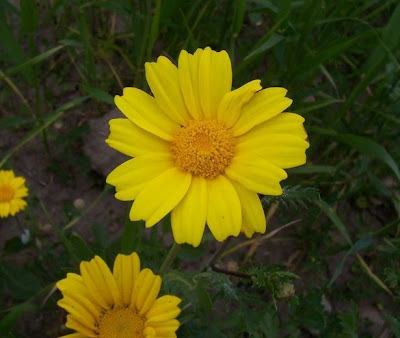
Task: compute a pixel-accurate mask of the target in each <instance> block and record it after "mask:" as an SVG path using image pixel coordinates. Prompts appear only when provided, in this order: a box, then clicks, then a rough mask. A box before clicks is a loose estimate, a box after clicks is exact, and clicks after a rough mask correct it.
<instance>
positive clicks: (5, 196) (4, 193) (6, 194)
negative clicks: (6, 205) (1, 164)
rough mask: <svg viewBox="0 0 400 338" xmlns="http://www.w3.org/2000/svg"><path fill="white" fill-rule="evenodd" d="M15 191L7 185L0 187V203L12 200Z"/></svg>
mask: <svg viewBox="0 0 400 338" xmlns="http://www.w3.org/2000/svg"><path fill="white" fill-rule="evenodd" d="M14 194H15V191H14V189H13V188H12V187H10V186H9V185H6V184H4V185H1V186H0V203H1V202H9V201H11V200H12V199H13V197H14Z"/></svg>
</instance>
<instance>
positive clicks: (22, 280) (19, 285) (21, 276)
mask: <svg viewBox="0 0 400 338" xmlns="http://www.w3.org/2000/svg"><path fill="white" fill-rule="evenodd" d="M0 275H2V278H4V279H5V281H6V284H7V287H8V289H9V290H10V292H11V294H12V295H13V296H14V297H15V298H17V299H28V298H30V297H32V296H33V295H34V294H35V293H36V292H38V291H39V290H40V289H41V287H42V286H41V283H40V281H39V280H38V279H37V278H36V276H35V275H33V274H32V273H31V272H29V271H27V270H25V269H23V268H18V267H16V266H14V265H12V264H10V263H7V262H2V263H0Z"/></svg>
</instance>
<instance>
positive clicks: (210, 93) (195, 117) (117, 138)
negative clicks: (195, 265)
mask: <svg viewBox="0 0 400 338" xmlns="http://www.w3.org/2000/svg"><path fill="white" fill-rule="evenodd" d="M145 68H146V78H147V82H148V84H149V86H150V89H151V91H152V92H153V94H154V97H152V96H150V95H148V94H146V93H145V92H143V91H141V90H139V89H137V88H125V89H124V91H123V95H122V96H118V95H117V96H116V97H115V103H116V105H117V107H118V108H119V109H120V110H121V112H122V113H123V114H124V115H125V116H126V117H127V118H119V119H113V120H111V121H110V130H111V133H110V136H109V138H108V139H107V140H106V142H107V143H108V144H109V145H110V146H111V147H113V148H114V149H116V150H118V151H120V152H122V153H124V154H126V155H128V156H131V157H133V159H130V160H128V161H126V162H125V163H123V164H121V165H120V166H118V167H117V168H116V169H114V170H113V171H112V172H111V173H110V175H109V176H108V177H107V182H108V183H109V184H112V185H114V186H115V187H116V191H117V192H116V194H115V197H116V198H117V199H119V200H122V201H131V200H135V201H134V203H133V206H132V208H131V211H130V218H131V220H145V221H146V226H147V227H151V226H153V225H154V224H156V223H157V222H158V221H160V220H161V219H162V218H163V217H164V216H165V215H167V214H168V213H169V212H171V224H172V231H173V235H174V238H175V241H176V242H177V243H179V244H180V243H189V244H192V245H193V246H197V245H199V244H200V242H201V238H202V236H203V232H204V228H205V224H206V223H207V225H208V227H209V228H210V230H211V232H212V234H213V235H214V237H215V238H216V239H217V240H218V241H223V240H225V239H226V238H227V237H228V236H238V235H239V232H240V231H243V232H244V233H245V234H246V235H247V236H248V237H251V236H252V235H253V233H254V232H261V233H264V232H265V229H266V224H265V217H264V212H263V208H262V205H261V202H260V199H259V197H258V194H257V193H260V194H265V195H280V194H282V188H281V186H280V183H279V182H280V181H281V180H283V179H285V178H286V177H287V174H286V172H285V170H283V169H287V168H292V167H296V166H299V165H301V164H304V163H305V161H306V155H305V150H306V149H307V148H308V146H309V144H308V142H307V141H306V139H307V134H306V132H305V130H304V127H303V122H304V119H303V118H302V117H301V116H299V115H297V114H293V113H282V112H283V111H284V110H285V109H286V108H288V107H289V106H290V105H291V103H292V100H291V99H289V98H287V97H285V95H286V93H287V90H286V89H284V88H278V87H274V88H266V89H264V90H261V89H262V88H261V86H260V80H254V81H251V82H249V83H247V84H245V85H243V86H242V87H240V88H238V89H236V90H232V91H231V85H232V69H231V62H230V60H229V56H228V54H227V53H226V52H225V51H221V52H215V51H213V50H211V49H210V48H209V47H207V48H205V49H204V50H203V49H198V50H197V51H196V52H195V53H194V54H193V55H192V54H189V53H187V52H186V51H182V52H181V54H180V56H179V61H178V67H176V66H175V65H174V64H172V63H171V61H169V60H168V59H167V58H166V57H163V56H160V57H159V58H158V59H157V62H152V63H146V67H145Z"/></svg>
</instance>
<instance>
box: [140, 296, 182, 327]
mask: <svg viewBox="0 0 400 338" xmlns="http://www.w3.org/2000/svg"><path fill="white" fill-rule="evenodd" d="M180 302H181V299H180V298H178V297H175V296H171V295H166V296H162V297H160V298H158V299H156V301H155V302H154V304H153V306H152V307H151V309H150V310H149V311H148V312H147V314H146V318H147V321H146V323H153V322H164V321H167V320H170V319H174V318H176V317H178V315H179V313H180V312H181V309H180V308H179V307H178V304H179V303H180Z"/></svg>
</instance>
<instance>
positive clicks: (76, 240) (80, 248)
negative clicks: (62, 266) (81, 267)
mask: <svg viewBox="0 0 400 338" xmlns="http://www.w3.org/2000/svg"><path fill="white" fill-rule="evenodd" d="M62 241H63V243H64V245H65V247H66V249H67V251H68V252H69V254H70V256H71V258H72V259H73V260H74V261H75V262H77V263H80V262H82V261H89V260H91V259H92V258H93V257H94V253H93V251H92V250H91V249H90V248H89V246H88V244H87V243H86V242H85V241H84V239H83V238H82V237H80V236H79V235H78V234H75V233H73V234H72V235H71V236H70V237H69V238H67V237H65V236H63V239H62Z"/></svg>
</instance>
